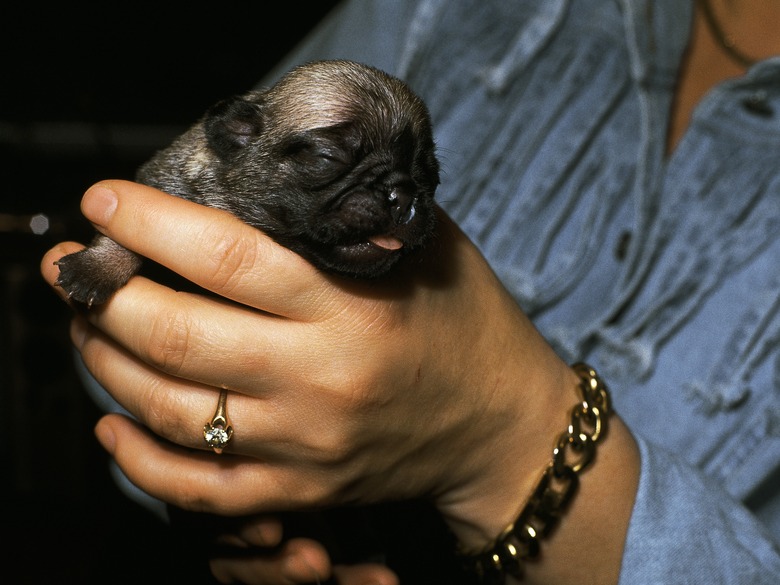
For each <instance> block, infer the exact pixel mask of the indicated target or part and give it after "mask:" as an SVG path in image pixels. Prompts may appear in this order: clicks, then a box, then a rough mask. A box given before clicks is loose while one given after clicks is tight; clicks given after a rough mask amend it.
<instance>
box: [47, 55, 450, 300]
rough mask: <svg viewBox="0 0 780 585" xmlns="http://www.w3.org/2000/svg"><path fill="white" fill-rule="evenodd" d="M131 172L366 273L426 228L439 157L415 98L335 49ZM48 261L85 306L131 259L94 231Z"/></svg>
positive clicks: (233, 101)
mask: <svg viewBox="0 0 780 585" xmlns="http://www.w3.org/2000/svg"><path fill="white" fill-rule="evenodd" d="M136 179H137V181H138V182H140V183H144V184H147V185H150V186H153V187H156V188H158V189H161V190H163V191H166V192H168V193H170V194H172V195H176V196H178V197H182V198H185V199H189V200H191V201H195V202H197V203H200V204H203V205H207V206H209V207H215V208H218V209H224V210H227V211H229V212H231V213H233V214H234V215H235V216H236V217H238V218H240V219H241V220H243V221H244V222H246V223H248V224H249V225H251V226H254V227H256V228H258V229H259V230H262V231H263V232H265V233H266V234H268V235H269V236H270V237H272V238H273V239H274V240H275V241H276V242H278V243H279V244H281V245H283V246H286V247H288V248H290V249H291V250H293V251H295V252H297V253H298V254H300V255H301V256H303V257H304V258H305V259H307V260H308V261H310V262H311V263H312V264H314V265H315V266H316V267H318V268H319V269H322V270H324V271H327V272H330V273H334V274H339V275H342V276H347V277H354V278H375V277H378V276H380V275H382V274H385V273H386V272H387V271H388V270H389V269H390V268H391V267H392V266H393V265H394V264H395V263H396V262H397V261H398V259H399V258H400V257H401V256H402V255H404V254H405V253H407V252H409V251H412V250H415V249H417V248H420V247H421V246H423V245H424V244H425V242H426V241H427V240H428V239H429V238H430V236H431V233H432V231H433V229H434V202H433V197H434V192H435V190H436V187H437V185H438V183H439V165H438V161H437V159H436V156H435V146H434V142H433V133H432V129H431V122H430V117H429V114H428V111H427V108H426V106H425V104H424V103H423V102H422V100H420V98H419V97H417V96H416V95H415V94H414V93H413V92H412V91H411V90H410V89H409V87H408V86H406V85H405V84H404V83H403V82H401V81H400V80H398V79H396V78H394V77H392V76H390V75H387V74H386V73H384V72H382V71H379V70H377V69H374V68H372V67H368V66H365V65H361V64H358V63H355V62H352V61H343V60H336V61H317V62H312V63H308V64H306V65H302V66H300V67H298V68H296V69H293V70H292V71H290V72H289V73H288V74H287V75H286V76H284V77H283V78H282V79H281V80H280V81H279V82H278V83H277V84H276V85H274V86H273V87H272V88H270V89H268V90H265V91H252V92H249V93H246V94H244V95H241V96H236V97H233V98H230V99H227V100H224V101H222V102H220V103H218V104H216V105H215V106H213V107H212V108H211V109H210V110H209V111H208V112H207V113H206V114H205V116H204V117H203V118H202V119H201V120H200V121H199V122H198V123H196V124H195V125H194V126H193V127H191V128H190V129H189V130H188V131H187V132H185V133H184V134H183V135H182V136H180V137H179V138H178V139H176V140H175V141H174V142H173V144H172V145H171V146H169V147H168V148H166V149H165V150H163V151H160V152H159V153H157V154H156V155H155V156H154V157H153V158H152V159H151V160H150V161H149V162H147V163H146V164H144V165H143V166H142V167H141V168H140V169H139V171H138V174H137V177H136ZM58 265H59V269H60V276H59V280H58V284H59V285H60V286H62V287H63V289H64V290H65V291H66V292H67V293H68V294H69V295H70V297H71V298H72V299H73V300H75V301H78V302H80V303H83V304H86V305H87V306H92V305H95V304H100V303H103V302H105V301H106V300H107V299H108V298H109V297H110V296H111V295H112V294H113V293H114V292H115V291H116V290H117V289H119V288H120V287H122V286H124V284H125V283H126V282H127V281H128V280H129V279H130V277H131V276H133V275H134V274H135V273H136V272H137V271H138V270H139V268H140V265H141V259H140V258H139V257H138V256H137V255H136V254H135V253H133V252H131V251H129V250H127V249H125V248H123V247H122V246H120V245H119V244H117V243H116V242H114V241H113V240H110V239H109V238H108V237H106V236H103V235H97V236H96V237H95V239H94V240H93V242H92V244H91V245H90V246H89V247H88V248H86V249H85V250H82V251H80V252H77V253H75V254H70V255H68V256H65V257H63V258H62V259H61V260H60V261H59V262H58Z"/></svg>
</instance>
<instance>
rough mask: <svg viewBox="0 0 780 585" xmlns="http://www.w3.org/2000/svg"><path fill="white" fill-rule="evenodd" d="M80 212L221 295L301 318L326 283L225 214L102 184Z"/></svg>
mask: <svg viewBox="0 0 780 585" xmlns="http://www.w3.org/2000/svg"><path fill="white" fill-rule="evenodd" d="M81 208H82V212H83V213H84V215H85V217H86V218H87V219H89V220H90V221H92V222H93V223H94V224H95V226H96V227H97V229H98V230H99V231H101V232H102V233H104V234H105V235H107V236H109V237H110V238H111V239H113V240H115V241H116V242H118V243H119V244H121V245H122V246H124V247H126V248H128V249H130V250H133V251H134V252H136V253H138V254H140V255H142V256H145V257H147V258H150V259H152V260H154V261H155V262H157V263H159V264H161V265H163V266H165V267H167V268H169V269H171V270H173V271H174V272H176V273H177V274H179V275H181V276H183V277H184V278H186V279H187V280H189V281H191V282H194V283H195V284H197V285H199V286H201V287H203V288H205V289H207V290H210V291H212V292H214V293H216V294H218V295H220V296H223V297H226V298H229V299H231V300H234V301H237V302H239V303H242V304H245V305H249V306H252V307H255V308H258V309H262V310H265V311H268V312H270V313H274V314H277V315H283V316H287V317H297V318H305V316H306V312H307V310H308V309H309V308H310V307H311V301H312V296H315V297H316V296H318V295H319V294H321V292H322V290H323V289H324V288H325V287H326V286H327V281H326V279H325V278H324V277H323V276H322V274H320V273H319V272H318V271H317V270H316V269H315V268H314V267H313V266H312V265H311V264H309V263H308V262H306V261H305V260H304V259H303V258H301V257H300V256H298V255H297V254H295V253H294V252H292V251H290V250H288V249H287V248H284V247H282V246H280V245H279V244H277V243H275V242H274V241H273V240H272V239H271V238H270V237H268V236H266V235H265V234H263V233H262V232H260V231H259V230H257V229H255V228H253V227H251V226H249V225H247V224H246V223H244V222H242V221H241V220H239V219H238V218H236V217H235V216H233V215H231V214H230V213H228V212H226V211H222V210H217V209H213V208H209V207H206V206H203V205H199V204H197V203H193V202H191V201H188V200H185V199H181V198H179V197H174V196H172V195H168V194H166V193H163V192H162V191H159V190H157V189H154V188H152V187H148V186H146V185H141V184H138V183H131V182H128V181H104V182H101V183H97V184H96V185H94V186H93V187H91V188H90V189H89V190H88V191H87V192H86V193H85V194H84V197H83V199H82V205H81Z"/></svg>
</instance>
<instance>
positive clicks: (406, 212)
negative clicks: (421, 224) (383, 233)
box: [387, 186, 414, 225]
mask: <svg viewBox="0 0 780 585" xmlns="http://www.w3.org/2000/svg"><path fill="white" fill-rule="evenodd" d="M387 201H388V203H390V216H391V217H392V218H393V221H394V222H395V223H396V225H401V224H405V223H409V222H410V221H411V220H412V218H413V217H414V196H413V195H412V193H411V192H410V190H409V189H407V188H404V187H400V186H399V187H394V188H393V190H392V191H390V195H388V197H387Z"/></svg>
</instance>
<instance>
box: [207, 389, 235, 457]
mask: <svg viewBox="0 0 780 585" xmlns="http://www.w3.org/2000/svg"><path fill="white" fill-rule="evenodd" d="M203 438H204V439H205V440H206V444H207V445H208V446H209V447H211V448H212V449H214V453H216V454H218V455H219V454H220V453H222V449H224V448H225V447H226V446H227V444H228V443H229V442H230V439H232V438H233V427H231V426H230V422H229V421H228V418H227V390H225V389H222V390H221V391H220V393H219V402H218V403H217V411H216V412H215V413H214V417H213V418H212V419H211V420H210V421H209V422H207V423H206V426H205V427H203Z"/></svg>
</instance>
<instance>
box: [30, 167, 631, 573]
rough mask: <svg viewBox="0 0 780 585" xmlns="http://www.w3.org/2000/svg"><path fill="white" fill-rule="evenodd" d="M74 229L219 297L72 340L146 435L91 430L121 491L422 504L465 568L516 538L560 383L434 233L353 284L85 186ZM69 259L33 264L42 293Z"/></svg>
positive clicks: (260, 507)
mask: <svg viewBox="0 0 780 585" xmlns="http://www.w3.org/2000/svg"><path fill="white" fill-rule="evenodd" d="M83 211H84V214H85V215H86V216H87V218H88V219H90V220H91V221H93V222H94V223H95V224H96V226H97V227H98V229H99V230H100V231H101V232H103V233H105V234H106V235H108V236H109V237H111V238H112V239H115V240H116V241H117V242H119V243H120V244H122V245H124V246H126V247H128V248H130V249H132V250H134V251H136V252H138V253H140V254H142V255H144V256H147V257H149V258H151V259H153V260H155V261H157V262H159V263H160V264H162V265H164V266H167V267H168V268H170V269H172V270H173V271H174V272H176V273H178V274H180V275H181V276H183V277H185V278H186V279H188V280H190V281H192V282H194V283H197V284H198V285H200V286H201V287H203V288H205V289H207V290H209V291H212V292H213V293H215V294H216V295H217V296H216V297H207V296H204V295H196V294H189V293H181V292H176V291H174V290H171V289H170V288H167V287H165V286H162V285H160V284H157V283H154V282H151V281H149V280H146V279H144V278H142V277H136V278H133V279H132V280H131V281H130V283H129V284H128V285H127V286H126V287H125V288H124V289H122V290H120V291H119V292H118V293H117V294H116V295H115V296H114V297H113V298H112V299H111V300H110V301H109V302H108V303H107V304H106V305H104V306H103V307H101V308H99V309H93V310H92V311H89V312H87V314H86V317H80V318H77V319H76V320H74V325H73V331H72V337H73V340H74V343H75V345H76V347H77V348H78V349H79V351H80V352H81V355H82V357H83V359H84V362H85V364H86V365H87V367H88V368H89V369H90V371H91V372H92V373H93V374H94V375H95V377H96V378H97V380H98V381H99V382H100V383H101V384H102V385H103V386H104V387H105V388H106V389H107V390H108V391H109V392H110V393H111V394H112V395H113V396H114V397H115V398H116V399H117V400H118V401H119V402H120V403H121V404H122V405H123V406H124V407H125V408H127V409H128V410H129V411H130V412H131V413H132V414H133V415H134V416H135V417H137V419H138V420H139V421H140V422H141V423H142V424H143V425H144V427H146V428H148V429H150V430H151V431H152V432H153V433H154V435H153V434H150V433H149V432H148V431H146V430H145V429H143V428H142V427H140V426H137V425H135V424H132V423H130V422H129V421H128V420H126V419H122V418H119V417H116V416H109V417H106V418H104V419H103V420H102V421H101V423H100V424H99V425H98V427H97V434H98V437H99V439H100V440H101V442H102V444H103V445H104V446H105V447H106V448H107V449H108V450H109V451H110V452H111V453H112V454H113V456H114V457H115V459H116V461H117V463H118V464H119V466H120V467H121V468H122V470H123V471H124V472H125V473H126V474H127V476H128V477H129V478H130V480H131V481H133V482H134V483H135V484H136V485H138V486H139V487H141V488H142V489H144V490H145V491H147V492H148V493H150V494H152V495H154V496H156V497H158V498H160V499H162V500H165V501H167V502H171V503H173V504H175V505H178V506H180V507H183V508H187V509H191V510H201V511H208V512H214V513H219V514H227V515H239V514H247V513H260V512H273V511H276V510H294V509H299V508H308V507H313V506H329V505H335V504H345V503H346V504H352V503H370V502H378V501H384V500H396V499H405V498H416V497H419V496H429V497H430V498H432V499H433V501H434V502H435V503H436V505H437V507H438V508H439V510H440V511H441V512H442V514H443V515H444V517H445V518H446V519H447V521H448V522H449V524H450V526H451V527H452V528H453V530H454V531H455V533H456V535H457V536H458V537H459V539H460V540H461V542H462V543H464V545H465V546H468V547H474V548H476V547H480V546H482V545H483V544H485V543H487V542H489V541H490V540H492V539H493V538H494V537H495V535H497V534H498V533H499V532H500V531H501V530H502V529H503V528H504V527H505V526H506V525H507V524H509V522H511V521H512V520H513V519H514V517H515V515H516V514H517V511H518V509H519V506H520V505H521V504H522V500H523V497H524V496H523V494H527V493H529V492H530V490H531V488H532V486H533V484H534V483H535V482H536V480H537V478H538V474H539V473H540V470H541V469H543V467H544V466H545V465H546V464H547V462H548V461H549V457H550V445H551V441H552V440H553V438H554V437H555V436H556V435H557V433H558V432H559V429H561V427H562V424H563V422H565V419H566V413H567V412H568V410H569V409H570V408H571V405H572V404H573V403H574V401H575V400H576V390H575V388H576V385H577V377H576V375H575V374H574V373H573V372H572V371H571V370H570V369H569V368H568V367H567V366H566V365H565V364H563V363H562V362H561V361H560V360H559V359H558V358H557V356H555V354H554V352H553V351H552V350H551V349H550V348H549V346H548V345H547V344H546V343H545V342H544V340H543V339H541V337H540V336H539V335H538V333H537V332H536V330H535V329H534V328H533V326H532V325H531V324H530V323H529V321H528V320H527V319H526V318H525V316H524V315H523V314H522V312H521V311H520V310H519V309H518V307H517V306H516V304H515V303H514V301H513V300H512V299H511V298H510V297H509V295H508V294H507V293H506V292H505V290H504V289H503V287H502V286H501V285H500V283H499V282H498V281H497V279H496V278H495V276H494V275H493V273H492V271H491V270H490V268H489V267H488V265H487V263H486V262H485V260H484V259H483V258H482V256H481V255H480V254H479V252H478V251H477V250H476V248H475V247H474V246H473V245H472V244H471V243H470V242H469V240H468V239H467V238H466V237H465V236H464V235H463V234H462V233H461V232H460V231H459V230H458V229H457V228H456V227H455V226H454V225H453V224H452V222H451V221H449V219H448V218H446V217H445V216H444V215H443V214H441V217H440V225H439V230H438V234H437V237H436V238H435V240H434V241H433V243H432V245H431V246H430V247H429V248H428V249H426V250H425V251H424V252H423V253H421V254H414V255H411V256H409V257H408V258H406V259H405V261H404V262H403V264H402V265H401V266H398V267H397V269H395V270H393V271H392V272H391V275H390V277H388V278H384V279H381V280H378V281H372V282H357V281H345V280H340V279H335V278H332V277H329V276H327V275H324V274H322V273H320V272H318V271H316V270H315V269H314V268H313V267H311V266H310V265H309V264H307V263H306V262H305V261H303V260H302V259H301V258H300V257H298V256H297V255H295V254H294V253H292V252H290V251H289V250H287V249H285V248H282V247H280V246H278V245H276V244H275V243H273V242H272V241H271V240H269V239H268V238H267V237H265V236H264V235H263V234H261V233H260V232H259V231H257V230H255V229H253V228H251V227H249V226H247V225H245V224H243V223H241V222H240V221H239V220H237V219H235V218H234V217H232V216H230V215H229V214H227V213H225V212H221V211H217V210H214V209H208V208H204V207H202V206H199V205H196V204H193V203H190V202H188V201H184V200H181V199H178V198H175V197H171V196H168V195H165V194H163V193H161V192H159V191H156V190H154V189H151V188H149V187H145V186H141V185H137V184H133V183H127V182H108V183H103V184H100V185H98V186H96V187H94V188H92V189H91V190H90V191H89V192H88V193H87V194H86V195H85V197H84V201H83ZM75 249H77V245H76V244H72V243H69V244H62V245H60V246H58V247H56V248H54V249H53V250H52V251H50V252H49V253H48V254H47V255H46V257H45V258H44V259H43V264H42V270H43V273H44V275H45V277H46V278H47V280H48V281H49V282H50V283H54V281H55V280H56V276H57V270H56V267H55V266H54V265H53V262H54V261H56V260H57V259H58V258H59V257H61V256H62V255H63V254H65V253H68V252H72V251H74V250H75ZM220 388H227V389H229V396H228V400H227V410H228V415H229V418H230V421H231V424H232V426H233V428H234V430H235V433H234V437H233V439H232V441H231V443H230V445H229V447H228V448H227V450H226V452H225V453H224V454H222V455H221V456H218V455H216V454H215V453H213V452H211V451H210V450H209V449H208V448H207V446H206V445H205V443H204V440H203V434H202V429H203V425H204V423H205V422H206V421H208V420H210V419H211V417H212V415H213V413H214V410H215V407H216V404H217V399H218V395H219V389H220ZM551 429H555V430H551ZM155 435H157V436H159V437H163V438H165V439H166V441H161V440H159V439H157V438H156V436H155ZM631 497H633V493H632V494H631ZM618 560H619V557H618Z"/></svg>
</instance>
